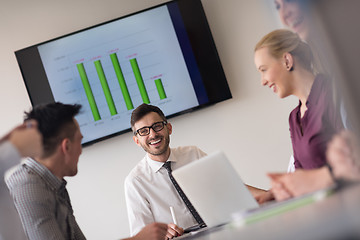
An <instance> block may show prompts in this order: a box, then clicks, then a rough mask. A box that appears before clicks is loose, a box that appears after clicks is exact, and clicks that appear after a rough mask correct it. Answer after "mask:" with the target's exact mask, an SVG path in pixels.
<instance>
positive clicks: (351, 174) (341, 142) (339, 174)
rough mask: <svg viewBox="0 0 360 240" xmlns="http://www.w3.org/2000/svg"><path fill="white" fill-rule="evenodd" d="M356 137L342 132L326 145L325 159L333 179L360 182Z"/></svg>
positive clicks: (359, 157)
mask: <svg viewBox="0 0 360 240" xmlns="http://www.w3.org/2000/svg"><path fill="white" fill-rule="evenodd" d="M358 146H359V143H358V141H357V139H356V136H355V135H354V134H352V133H351V132H349V131H342V132H341V133H340V134H337V135H336V136H334V137H333V139H332V140H331V142H330V143H329V144H328V148H327V151H326V157H327V159H328V162H329V164H330V165H331V167H332V170H333V173H334V176H335V178H337V179H344V180H350V181H360V151H359V147H358Z"/></svg>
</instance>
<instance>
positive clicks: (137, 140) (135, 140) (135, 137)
mask: <svg viewBox="0 0 360 240" xmlns="http://www.w3.org/2000/svg"><path fill="white" fill-rule="evenodd" d="M133 140H134V142H135V143H136V145H138V146H140V143H139V139H138V137H137V136H135V135H134V136H133Z"/></svg>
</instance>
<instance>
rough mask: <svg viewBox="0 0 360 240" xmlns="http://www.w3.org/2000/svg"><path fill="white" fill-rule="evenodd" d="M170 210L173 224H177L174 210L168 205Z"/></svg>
mask: <svg viewBox="0 0 360 240" xmlns="http://www.w3.org/2000/svg"><path fill="white" fill-rule="evenodd" d="M170 212H171V216H172V219H173V222H174V224H175V225H177V220H176V216H175V211H174V208H173V207H171V206H170Z"/></svg>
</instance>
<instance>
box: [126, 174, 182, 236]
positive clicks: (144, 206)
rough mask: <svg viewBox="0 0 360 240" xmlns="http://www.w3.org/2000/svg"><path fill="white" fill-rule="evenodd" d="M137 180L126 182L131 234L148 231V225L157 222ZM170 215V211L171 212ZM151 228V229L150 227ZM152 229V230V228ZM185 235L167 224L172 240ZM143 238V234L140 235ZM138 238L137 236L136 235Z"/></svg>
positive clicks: (175, 226) (168, 233)
mask: <svg viewBox="0 0 360 240" xmlns="http://www.w3.org/2000/svg"><path fill="white" fill-rule="evenodd" d="M139 184H140V182H139V181H138V180H137V179H132V180H130V179H128V178H127V179H126V180H125V200H126V206H127V212H128V218H129V225H130V234H131V236H134V235H135V234H139V233H140V230H141V229H145V228H146V229H147V225H149V224H150V225H151V224H152V223H154V222H155V219H154V217H153V214H152V212H151V208H150V205H149V203H148V201H147V199H146V198H145V197H144V195H143V194H142V191H141V187H139ZM169 214H170V210H169ZM149 228H150V227H149ZM150 229H151V228H150ZM183 233H184V229H183V228H181V227H179V226H177V225H175V224H173V223H169V224H167V233H166V237H167V238H169V239H171V238H173V237H177V236H180V235H182V234H183ZM140 235H141V236H142V234H140ZM135 236H136V235H135Z"/></svg>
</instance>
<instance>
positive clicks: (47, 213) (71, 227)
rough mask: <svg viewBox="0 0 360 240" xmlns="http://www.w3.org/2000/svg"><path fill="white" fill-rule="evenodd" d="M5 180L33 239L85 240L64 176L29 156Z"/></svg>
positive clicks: (23, 222) (26, 230) (31, 239)
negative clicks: (53, 172) (59, 177)
mask: <svg viewBox="0 0 360 240" xmlns="http://www.w3.org/2000/svg"><path fill="white" fill-rule="evenodd" d="M6 183H7V185H8V188H9V190H10V192H11V195H12V197H13V199H14V203H15V206H16V209H17V210H18V212H19V215H20V218H21V222H22V224H23V226H24V229H25V233H26V234H27V236H28V238H29V239H30V240H52V239H59V240H60V239H61V240H62V239H64V240H65V239H66V240H70V239H71V240H78V239H85V236H84V235H83V233H82V231H81V230H80V228H79V226H78V224H77V222H76V220H75V217H74V215H73V210H72V207H71V203H70V198H69V195H68V192H67V190H66V181H65V180H64V179H62V180H60V179H58V178H57V177H56V176H55V175H53V174H52V173H51V172H50V171H49V170H48V169H47V168H46V167H45V166H43V165H42V164H40V163H38V162H37V161H35V160H34V159H31V158H27V159H26V160H25V161H24V162H23V163H22V164H20V165H18V166H17V167H16V169H14V171H13V172H12V173H11V175H9V176H8V178H7V179H6Z"/></svg>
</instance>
